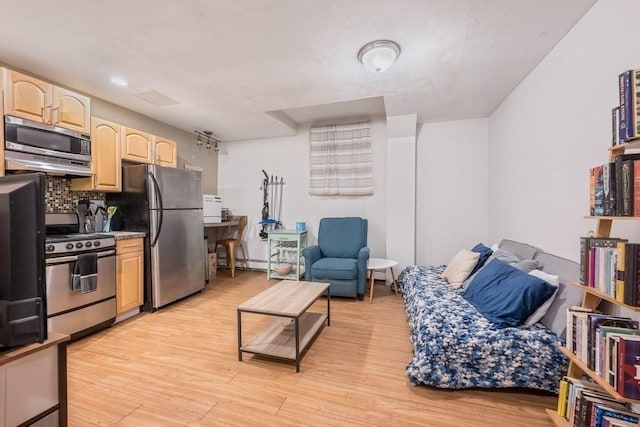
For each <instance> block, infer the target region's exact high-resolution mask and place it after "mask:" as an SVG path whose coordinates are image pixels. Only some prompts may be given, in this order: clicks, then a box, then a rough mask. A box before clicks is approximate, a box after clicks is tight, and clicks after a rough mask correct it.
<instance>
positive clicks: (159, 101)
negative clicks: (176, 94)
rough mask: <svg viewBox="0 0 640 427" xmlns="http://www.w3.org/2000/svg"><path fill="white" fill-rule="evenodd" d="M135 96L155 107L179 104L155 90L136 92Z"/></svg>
mask: <svg viewBox="0 0 640 427" xmlns="http://www.w3.org/2000/svg"><path fill="white" fill-rule="evenodd" d="M136 96H137V97H138V98H140V99H142V100H143V101H147V102H148V103H150V104H153V105H155V106H156V107H166V106H167V105H175V104H179V102H178V101H176V100H175V99H171V98H169V97H168V96H166V95H163V94H161V93H160V92H157V91H155V90H150V91H149V92H142V93H138V94H136Z"/></svg>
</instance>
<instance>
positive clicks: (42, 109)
mask: <svg viewBox="0 0 640 427" xmlns="http://www.w3.org/2000/svg"><path fill="white" fill-rule="evenodd" d="M40 117H42V121H43V122H46V121H47V119H46V118H45V117H44V107H41V108H40Z"/></svg>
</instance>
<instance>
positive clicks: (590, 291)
mask: <svg viewBox="0 0 640 427" xmlns="http://www.w3.org/2000/svg"><path fill="white" fill-rule="evenodd" d="M571 285H572V286H575V287H576V288H580V289H582V290H583V291H585V293H587V294H590V295H593V296H594V297H596V298H598V299H601V300H605V301H609V302H610V303H612V304H615V305H618V306H620V307H624V308H626V309H627V310H631V311H636V312H640V307H636V306H633V305H627V304H624V303H621V302H620V301H618V300H617V299H615V298H614V297H612V296H611V295H608V294H605V293H604V292H602V291H599V290H598V289H595V288H591V287H589V286H585V285H582V284H580V283H576V282H572V283H571ZM595 305H596V306H597V305H598V304H597V302H595ZM582 306H583V307H588V308H592V309H595V307H593V303H592V304H585V303H583V304H582Z"/></svg>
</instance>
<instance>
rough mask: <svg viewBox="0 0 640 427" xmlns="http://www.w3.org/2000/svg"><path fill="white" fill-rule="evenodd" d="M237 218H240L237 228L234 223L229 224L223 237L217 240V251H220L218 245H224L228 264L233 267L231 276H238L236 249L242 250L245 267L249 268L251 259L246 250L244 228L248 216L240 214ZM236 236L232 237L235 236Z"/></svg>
mask: <svg viewBox="0 0 640 427" xmlns="http://www.w3.org/2000/svg"><path fill="white" fill-rule="evenodd" d="M235 219H237V220H238V226H237V227H236V228H235V230H234V227H233V226H232V225H229V227H227V229H226V230H225V233H224V236H223V238H222V239H218V240H216V252H217V251H218V246H224V248H225V251H226V255H227V266H228V267H229V268H230V269H231V277H232V278H234V277H236V251H237V250H238V248H240V249H241V250H242V256H243V257H244V266H245V268H249V260H248V258H247V253H246V252H245V250H244V245H243V244H242V243H243V240H242V239H243V236H244V229H245V228H246V226H247V217H246V216H239V217H236V218H235ZM234 235H235V237H232V236H234Z"/></svg>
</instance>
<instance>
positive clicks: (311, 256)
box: [302, 245, 322, 281]
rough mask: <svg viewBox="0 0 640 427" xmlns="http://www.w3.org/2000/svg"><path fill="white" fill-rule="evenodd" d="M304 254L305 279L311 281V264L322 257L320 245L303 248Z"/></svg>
mask: <svg viewBox="0 0 640 427" xmlns="http://www.w3.org/2000/svg"><path fill="white" fill-rule="evenodd" d="M302 256H303V257H304V279H305V280H307V281H311V266H312V265H313V263H314V262H316V261H318V260H319V259H320V258H321V257H322V253H321V252H320V246H318V245H314V246H307V247H306V248H304V249H303V250H302Z"/></svg>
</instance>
